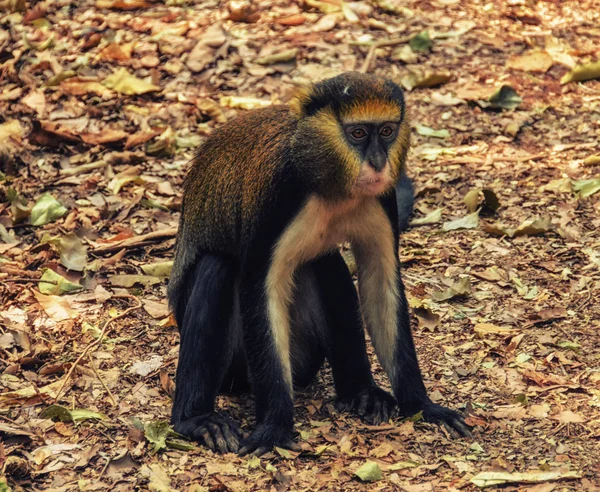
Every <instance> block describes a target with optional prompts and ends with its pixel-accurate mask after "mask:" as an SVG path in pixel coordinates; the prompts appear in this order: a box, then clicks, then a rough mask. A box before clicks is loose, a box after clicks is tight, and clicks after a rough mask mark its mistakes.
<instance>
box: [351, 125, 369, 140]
mask: <svg viewBox="0 0 600 492" xmlns="http://www.w3.org/2000/svg"><path fill="white" fill-rule="evenodd" d="M350 135H352V138H353V139H354V140H362V139H363V138H365V137H366V136H367V132H366V131H365V129H364V128H355V129H354V130H351V131H350Z"/></svg>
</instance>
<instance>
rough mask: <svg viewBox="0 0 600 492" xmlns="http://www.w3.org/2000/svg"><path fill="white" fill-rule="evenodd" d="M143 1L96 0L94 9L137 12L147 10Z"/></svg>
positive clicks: (146, 5)
mask: <svg viewBox="0 0 600 492" xmlns="http://www.w3.org/2000/svg"><path fill="white" fill-rule="evenodd" d="M149 6H150V4H148V3H147V2H146V1H145V0H96V8H98V9H114V10H124V11H128V10H138V9H145V8H148V7H149Z"/></svg>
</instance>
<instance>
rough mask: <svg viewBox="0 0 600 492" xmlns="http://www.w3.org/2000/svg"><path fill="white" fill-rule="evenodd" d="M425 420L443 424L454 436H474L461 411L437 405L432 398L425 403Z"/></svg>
mask: <svg viewBox="0 0 600 492" xmlns="http://www.w3.org/2000/svg"><path fill="white" fill-rule="evenodd" d="M423 420H425V421H426V422H433V423H436V424H439V425H443V426H444V428H445V429H446V430H447V431H448V432H449V433H450V435H451V436H452V437H455V438H456V437H473V435H472V434H471V430H470V429H469V426H468V425H467V424H466V422H465V421H464V419H463V416H462V415H461V414H460V413H458V412H456V411H455V410H451V409H450V408H446V407H443V406H441V405H437V404H436V403H433V402H432V401H431V400H430V401H428V402H427V403H426V404H425V405H423Z"/></svg>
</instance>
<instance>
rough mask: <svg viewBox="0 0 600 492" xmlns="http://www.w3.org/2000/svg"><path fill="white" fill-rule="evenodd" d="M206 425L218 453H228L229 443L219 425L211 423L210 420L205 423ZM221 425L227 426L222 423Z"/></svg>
mask: <svg viewBox="0 0 600 492" xmlns="http://www.w3.org/2000/svg"><path fill="white" fill-rule="evenodd" d="M207 427H208V430H209V431H210V434H211V437H212V438H213V441H214V443H215V447H216V448H217V450H218V451H219V453H228V452H229V451H230V449H229V443H228V442H227V439H225V436H224V435H223V431H222V430H221V427H219V426H218V425H217V424H215V423H212V422H211V423H209V424H208V425H207ZM223 427H224V428H227V426H226V425H224V426H223Z"/></svg>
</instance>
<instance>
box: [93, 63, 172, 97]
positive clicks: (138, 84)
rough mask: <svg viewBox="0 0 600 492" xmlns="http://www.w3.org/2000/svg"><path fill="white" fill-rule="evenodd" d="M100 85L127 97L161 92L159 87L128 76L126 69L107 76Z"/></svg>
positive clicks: (130, 75) (133, 76)
mask: <svg viewBox="0 0 600 492" xmlns="http://www.w3.org/2000/svg"><path fill="white" fill-rule="evenodd" d="M102 84H103V85H105V86H106V87H108V88H109V89H113V90H114V91H117V92H119V93H120V94H126V95H128V96H133V95H136V94H146V93H147V92H156V91H160V90H161V88H160V87H158V86H156V85H154V84H151V83H150V82H146V81H145V80H142V79H138V78H137V77H136V76H135V75H132V74H130V73H129V72H128V71H127V69H126V68H120V69H119V70H117V71H116V72H114V73H113V74H112V75H109V76H108V77H106V78H105V79H104V80H103V81H102Z"/></svg>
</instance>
